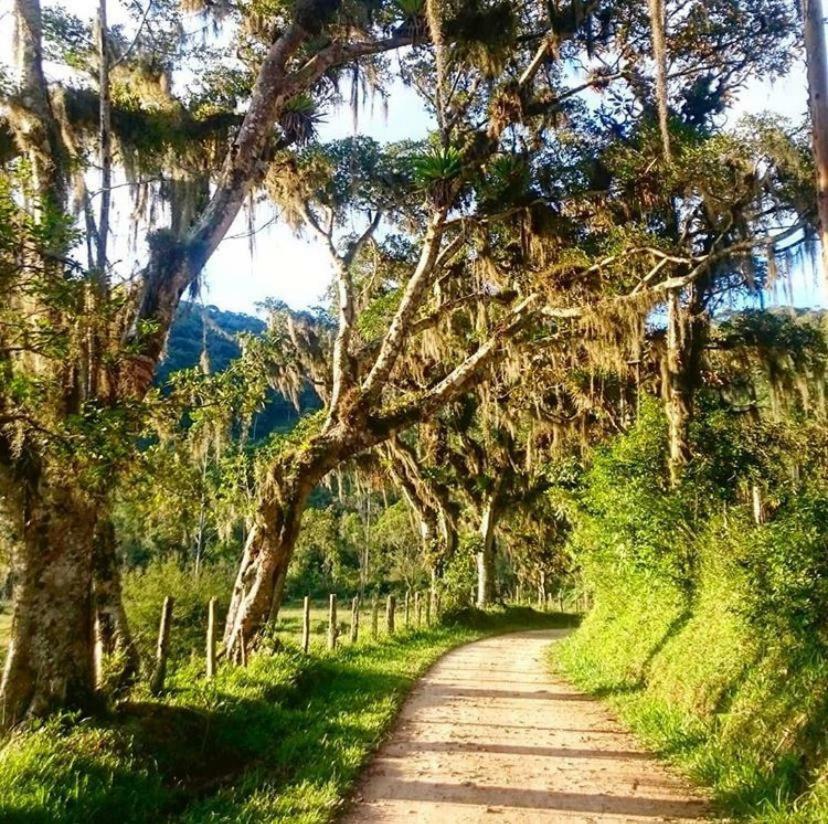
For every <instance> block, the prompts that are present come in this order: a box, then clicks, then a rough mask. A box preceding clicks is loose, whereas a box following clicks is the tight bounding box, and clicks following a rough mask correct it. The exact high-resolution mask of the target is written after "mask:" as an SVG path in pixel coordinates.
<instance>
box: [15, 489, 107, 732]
mask: <svg viewBox="0 0 828 824" xmlns="http://www.w3.org/2000/svg"><path fill="white" fill-rule="evenodd" d="M21 495H23V496H25V498H26V500H25V501H24V502H23V506H22V507H19V508H18V507H15V511H13V512H10V513H9V515H10V516H11V517H10V520H11V521H12V523H13V528H14V532H15V534H14V539H15V540H14V543H13V557H12V568H13V571H14V608H13V613H12V626H11V635H10V639H9V648H8V653H7V656H6V663H5V668H4V671H3V679H2V683H0V727H2V728H5V729H8V728H10V727H12V726H14V725H15V724H17V723H19V722H21V721H23V720H24V719H26V718H28V717H33V716H34V717H39V716H43V715H45V714H47V713H48V712H50V711H51V710H53V709H55V708H57V707H70V708H79V709H88V708H90V707H91V706H92V705H94V703H95V700H96V699H95V681H94V662H93V610H92V553H91V552H90V547H91V544H92V535H93V530H94V524H95V517H94V507H93V506H92V504H91V503H90V502H89V501H88V500H86V499H84V497H83V496H82V495H80V494H79V493H78V492H77V491H76V490H74V489H72V488H71V487H67V486H65V485H64V484H62V483H60V482H55V483H54V484H50V483H48V481H47V480H45V479H44V478H43V477H40V478H38V479H37V480H36V481H35V482H34V483H33V484H31V485H30V486H29V487H28V488H27V489H26V490H25V491H24V492H22V493H21Z"/></svg>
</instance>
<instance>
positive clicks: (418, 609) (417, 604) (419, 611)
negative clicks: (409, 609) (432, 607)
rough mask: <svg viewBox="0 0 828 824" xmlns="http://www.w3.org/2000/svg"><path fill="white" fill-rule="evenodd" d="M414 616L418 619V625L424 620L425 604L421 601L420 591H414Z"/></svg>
mask: <svg viewBox="0 0 828 824" xmlns="http://www.w3.org/2000/svg"><path fill="white" fill-rule="evenodd" d="M414 617H415V619H416V621H417V626H418V627H419V626H420V624H422V622H423V605H422V603H421V601H420V593H419V592H415V593H414Z"/></svg>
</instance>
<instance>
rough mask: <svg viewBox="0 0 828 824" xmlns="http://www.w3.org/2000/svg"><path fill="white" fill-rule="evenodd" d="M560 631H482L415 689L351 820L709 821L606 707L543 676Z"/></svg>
mask: <svg viewBox="0 0 828 824" xmlns="http://www.w3.org/2000/svg"><path fill="white" fill-rule="evenodd" d="M564 634H565V633H564V631H560V630H547V631H540V632H522V633H515V634H512V635H504V636H500V637H497V638H490V639H488V640H485V641H479V642H477V643H474V644H470V645H468V646H466V647H462V648H461V649H459V650H455V651H454V652H452V653H449V654H448V655H447V656H445V657H444V658H443V659H442V660H441V661H440V662H439V663H438V664H437V665H436V666H435V667H434V668H433V669H432V670H431V671H430V672H429V673H428V674H427V675H426V677H425V678H423V679H422V680H421V681H420V682H419V683H418V684H417V686H416V687H415V688H414V690H413V692H412V693H411V696H410V697H409V699H408V701H407V702H406V704H405V706H404V708H403V710H402V713H401V714H400V718H399V721H398V722H397V726H396V728H395V730H394V732H393V733H392V735H391V737H390V738H389V740H388V741H387V742H386V743H385V744H384V745H383V746H382V747H381V749H380V750H379V752H378V753H377V755H376V757H375V758H374V760H373V762H372V763H371V765H370V766H369V768H368V769H367V770H366V773H365V775H364V776H363V779H362V782H361V783H360V785H359V788H358V790H357V792H356V795H355V802H354V805H353V806H352V807H351V808H350V810H349V811H348V812H347V814H346V815H345V817H344V819H343V820H344V821H345V822H347V824H358V823H359V824H362V822H397V821H406V822H416V824H423V823H424V822H426V823H428V822H441V824H455V822H459V823H460V824H462V822H476V821H487V822H495V821H497V822H524V823H525V822H562V823H563V822H566V824H573V823H574V822H595V823H596V824H608V822H638V821H640V822H656V821H685V822H687V821H702V820H708V814H709V813H708V805H707V802H706V801H705V799H704V798H702V797H701V796H700V795H698V793H695V792H694V791H693V790H692V789H691V788H690V787H689V786H688V785H687V784H686V783H685V782H684V781H682V780H681V779H680V778H678V777H676V776H675V775H674V774H672V773H671V772H670V771H669V770H668V769H667V768H666V767H665V766H664V765H662V764H661V763H660V762H659V761H658V760H657V759H656V758H655V757H654V756H652V755H650V754H649V753H647V752H645V751H643V750H642V749H641V748H640V746H639V745H638V744H637V743H636V742H635V740H634V739H633V738H632V736H631V735H630V734H629V733H627V732H626V731H624V730H623V729H622V728H621V727H620V726H619V725H618V723H617V722H615V721H614V720H613V718H612V717H611V716H610V714H609V713H608V712H607V710H606V709H605V708H604V707H603V706H602V705H601V704H600V703H599V702H597V701H595V700H594V699H592V698H590V697H589V696H586V695H583V694H581V693H579V692H577V691H576V690H575V689H574V688H573V687H572V686H571V685H569V684H568V683H567V682H565V681H563V680H561V679H559V678H556V677H554V676H552V675H550V674H549V673H548V671H547V667H546V663H545V660H544V659H545V651H546V648H547V646H548V645H549V643H550V642H552V641H554V640H555V639H557V638H560V637H562V636H563V635H564Z"/></svg>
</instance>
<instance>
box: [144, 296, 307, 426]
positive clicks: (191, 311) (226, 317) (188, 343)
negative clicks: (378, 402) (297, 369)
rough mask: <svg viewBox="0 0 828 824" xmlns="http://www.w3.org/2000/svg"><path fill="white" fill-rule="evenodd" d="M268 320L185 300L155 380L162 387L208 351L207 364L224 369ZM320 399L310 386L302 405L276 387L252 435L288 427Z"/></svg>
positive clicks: (254, 422) (300, 401) (301, 392)
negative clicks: (286, 396) (171, 377)
mask: <svg viewBox="0 0 828 824" xmlns="http://www.w3.org/2000/svg"><path fill="white" fill-rule="evenodd" d="M265 328H266V324H265V323H264V321H262V320H261V319H259V318H256V317H253V316H252V315H245V314H243V313H239V312H226V311H224V310H222V309H219V308H218V307H217V306H212V305H211V306H202V305H201V304H197V303H188V302H185V303H182V304H181V306H180V307H179V309H178V314H177V315H176V319H175V321H174V322H173V325H172V326H171V327H170V336H169V338H168V340H167V347H166V352H165V354H164V357H163V359H162V360H161V362H160V364H159V367H158V371H157V373H156V377H155V382H156V384H157V385H158V386H161V387H163V386H164V385H165V384H166V383H167V380H168V379H169V377H170V375H171V374H173V373H175V372H178V371H179V370H182V369H192V368H193V367H195V366H198V365H199V364H200V363H201V362H202V359H203V357H204V353H205V352H206V358H207V364H208V368H209V369H211V370H212V371H214V372H221V371H222V370H224V369H226V368H227V367H228V366H229V365H230V363H231V362H232V361H233V360H235V359H236V358H238V357H239V355H241V342H242V339H243V337H244V336H245V335H254V336H260V335H262V334H264V331H265ZM318 405H319V401H318V399H317V397H316V395H315V393H314V392H313V390H312V389H311V388H310V387H306V388H304V389H303V390H302V391H300V398H299V408H298V409H297V407H296V406H295V405H294V404H293V403H292V402H291V401H290V399H288V398H285V397H283V396H281V395H279V393H278V392H276V391H275V390H271V392H269V393H268V398H267V400H266V402H265V404H264V407H263V408H262V410H261V411H260V412H258V413H257V414H256V416H255V418H254V420H253V422H252V433H251V435H252V437H253V438H254V439H256V438H265V437H267V436H268V435H269V434H270V433H271V432H274V431H276V430H280V431H282V430H285V429H289V428H290V427H291V426H292V425H293V424H294V423H295V422H296V421H297V420H298V418H299V415H300V414H301V413H302V412H304V411H308V410H310V409H315V408H317V406H318Z"/></svg>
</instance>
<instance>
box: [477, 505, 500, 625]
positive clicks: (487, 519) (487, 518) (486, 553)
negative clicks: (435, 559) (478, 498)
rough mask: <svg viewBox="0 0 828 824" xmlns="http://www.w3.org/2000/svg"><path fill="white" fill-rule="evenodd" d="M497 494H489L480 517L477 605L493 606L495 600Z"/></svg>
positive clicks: (481, 606) (479, 606) (482, 606)
mask: <svg viewBox="0 0 828 824" xmlns="http://www.w3.org/2000/svg"><path fill="white" fill-rule="evenodd" d="M496 520H497V509H496V500H495V496H493V495H491V496H488V497H487V498H486V500H485V502H484V504H483V512H482V514H481V517H480V540H481V544H480V551H479V552H478V553H477V606H478V608H480V609H483V608H484V607H488V606H491V605H492V604H493V603H494V600H495V595H496V592H495V526H496Z"/></svg>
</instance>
